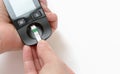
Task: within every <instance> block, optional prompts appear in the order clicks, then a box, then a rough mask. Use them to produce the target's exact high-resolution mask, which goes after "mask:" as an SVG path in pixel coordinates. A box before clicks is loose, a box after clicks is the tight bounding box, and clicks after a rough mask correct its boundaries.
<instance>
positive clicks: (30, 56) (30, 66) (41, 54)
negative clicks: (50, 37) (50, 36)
mask: <svg viewBox="0 0 120 74" xmlns="http://www.w3.org/2000/svg"><path fill="white" fill-rule="evenodd" d="M23 61H24V71H25V74H74V72H73V71H72V70H71V69H70V68H69V67H68V66H67V65H66V64H65V63H63V62H62V61H61V60H60V58H59V57H57V55H56V54H55V53H54V51H53V50H52V48H51V47H50V45H49V44H48V43H47V42H46V41H43V40H41V41H40V42H39V43H38V44H37V47H30V46H24V48H23Z"/></svg>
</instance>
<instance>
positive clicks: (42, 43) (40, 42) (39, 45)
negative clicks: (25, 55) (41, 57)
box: [37, 40, 46, 47]
mask: <svg viewBox="0 0 120 74" xmlns="http://www.w3.org/2000/svg"><path fill="white" fill-rule="evenodd" d="M45 44H46V42H45V41H44V40H41V41H39V42H38V45H37V46H38V47H43V46H45Z"/></svg>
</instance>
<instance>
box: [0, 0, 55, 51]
mask: <svg viewBox="0 0 120 74" xmlns="http://www.w3.org/2000/svg"><path fill="white" fill-rule="evenodd" d="M39 1H40V3H41V5H42V7H43V9H44V11H45V14H46V16H47V19H48V21H49V23H50V24H51V28H52V31H53V32H54V31H55V30H56V28H57V16H56V14H54V13H53V12H51V11H50V10H49V8H48V7H47V1H46V0H39ZM23 45H24V44H23V42H22V40H21V38H20V37H19V35H18V32H17V31H16V29H15V27H14V26H13V24H12V23H11V21H10V19H9V16H8V13H7V11H6V8H5V6H4V4H3V0H0V53H3V52H6V51H13V50H19V49H22V48H23Z"/></svg>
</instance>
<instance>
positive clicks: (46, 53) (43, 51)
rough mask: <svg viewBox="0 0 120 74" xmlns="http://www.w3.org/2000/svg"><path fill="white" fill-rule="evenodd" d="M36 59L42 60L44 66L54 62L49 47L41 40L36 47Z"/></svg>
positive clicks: (54, 58)
mask: <svg viewBox="0 0 120 74" xmlns="http://www.w3.org/2000/svg"><path fill="white" fill-rule="evenodd" d="M37 53H38V58H39V59H42V60H43V62H44V64H45V63H48V62H51V61H54V60H56V55H55V53H54V52H53V50H52V48H51V47H50V45H49V44H48V43H47V42H46V41H44V40H41V41H40V42H39V43H38V45H37Z"/></svg>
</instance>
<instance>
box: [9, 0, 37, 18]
mask: <svg viewBox="0 0 120 74" xmlns="http://www.w3.org/2000/svg"><path fill="white" fill-rule="evenodd" d="M9 2H10V5H11V7H12V9H13V11H14V13H15V15H16V17H19V16H21V15H23V14H25V13H27V12H30V11H32V10H35V9H36V6H35V4H34V1H33V0H9Z"/></svg>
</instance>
